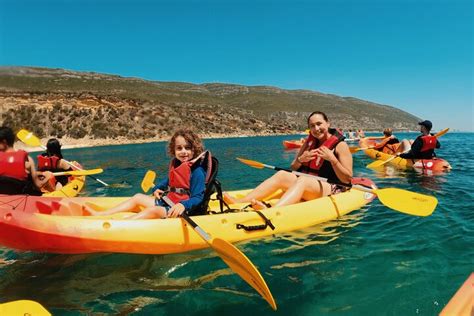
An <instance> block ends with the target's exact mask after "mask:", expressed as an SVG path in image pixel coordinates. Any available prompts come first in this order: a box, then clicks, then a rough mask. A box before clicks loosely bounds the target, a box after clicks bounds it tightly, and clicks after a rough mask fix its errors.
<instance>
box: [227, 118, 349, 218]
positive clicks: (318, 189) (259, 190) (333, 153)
mask: <svg viewBox="0 0 474 316" xmlns="http://www.w3.org/2000/svg"><path fill="white" fill-rule="evenodd" d="M308 127H309V129H310V135H309V136H308V138H307V139H306V141H305V142H304V144H303V146H302V147H301V148H300V151H299V152H298V154H297V156H296V158H295V159H294V160H293V162H292V163H291V169H293V170H298V171H301V172H305V173H308V174H313V175H318V176H320V177H324V178H327V179H328V181H329V182H333V183H337V182H342V183H347V184H349V183H351V179H352V155H351V153H350V151H349V146H348V145H347V144H346V143H345V142H344V141H342V140H343V139H344V136H343V135H342V134H340V133H339V132H338V131H337V130H335V129H331V128H330V124H329V120H328V118H327V116H326V114H324V113H323V112H319V111H317V112H313V113H311V114H310V116H309V117H308ZM278 189H281V190H283V191H285V193H284V194H283V196H282V197H281V198H280V200H279V201H278V203H277V204H276V205H275V206H283V205H289V204H293V203H297V202H299V201H300V200H306V201H308V200H313V199H316V198H319V197H322V196H326V195H330V194H335V193H338V192H342V191H345V187H344V186H341V185H337V184H331V183H328V182H323V181H319V180H316V179H314V178H311V177H297V176H296V175H295V174H293V173H290V172H287V171H278V172H277V173H275V174H274V175H273V176H272V177H270V178H269V179H267V180H265V181H264V182H262V183H261V184H260V185H259V186H257V187H256V188H255V189H254V190H253V191H252V192H250V193H249V194H248V195H246V196H245V197H243V198H240V199H236V198H233V197H232V196H230V195H229V194H227V193H224V200H225V201H226V202H227V203H230V204H233V203H249V202H250V203H252V205H253V207H254V208H257V209H261V208H264V207H265V206H264V204H263V203H262V202H260V201H259V199H263V198H265V197H267V196H269V195H270V194H271V193H273V192H275V191H277V190H278Z"/></svg>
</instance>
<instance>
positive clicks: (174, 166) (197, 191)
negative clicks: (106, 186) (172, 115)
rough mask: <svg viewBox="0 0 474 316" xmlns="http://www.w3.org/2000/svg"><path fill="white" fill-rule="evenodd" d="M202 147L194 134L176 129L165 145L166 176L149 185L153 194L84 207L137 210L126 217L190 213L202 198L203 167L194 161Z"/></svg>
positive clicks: (122, 210)
mask: <svg viewBox="0 0 474 316" xmlns="http://www.w3.org/2000/svg"><path fill="white" fill-rule="evenodd" d="M203 151H204V146H203V144H202V142H201V139H200V138H199V136H198V135H196V134H195V133H194V132H193V131H191V130H188V129H181V130H178V131H176V132H175V133H174V134H173V136H172V137H171V140H170V142H169V145H168V153H169V155H170V156H172V157H173V159H172V160H171V162H170V165H169V173H168V177H167V178H165V179H163V180H162V181H161V182H159V183H158V184H157V185H156V186H155V187H154V188H153V196H149V195H145V194H142V193H138V194H135V195H134V196H133V197H132V198H131V199H129V200H127V201H124V202H122V203H121V204H119V205H117V206H115V207H113V208H111V209H109V210H106V211H103V212H100V211H95V210H94V209H92V208H91V207H89V206H84V210H85V211H86V212H89V213H90V214H91V215H111V214H115V213H119V212H127V211H129V212H138V214H136V215H134V216H132V217H130V219H145V218H167V217H178V216H179V215H181V214H182V213H183V212H185V211H186V212H187V213H191V212H192V210H194V209H197V206H199V205H200V204H201V203H202V202H203V199H204V190H205V180H206V171H205V170H204V168H203V167H202V166H201V165H200V164H198V163H197V162H198V160H199V158H200V157H201V154H202V153H203ZM142 208H143V210H142ZM188 215H193V214H188Z"/></svg>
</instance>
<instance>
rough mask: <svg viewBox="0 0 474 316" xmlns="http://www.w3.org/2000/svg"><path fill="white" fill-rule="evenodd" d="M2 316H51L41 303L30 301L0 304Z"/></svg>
mask: <svg viewBox="0 0 474 316" xmlns="http://www.w3.org/2000/svg"><path fill="white" fill-rule="evenodd" d="M0 315H5V316H6V315H8V316H25V315H30V316H51V313H50V312H48V311H47V310H46V308H44V307H43V306H42V305H41V304H40V303H38V302H35V301H30V300H19V301H13V302H8V303H3V304H0Z"/></svg>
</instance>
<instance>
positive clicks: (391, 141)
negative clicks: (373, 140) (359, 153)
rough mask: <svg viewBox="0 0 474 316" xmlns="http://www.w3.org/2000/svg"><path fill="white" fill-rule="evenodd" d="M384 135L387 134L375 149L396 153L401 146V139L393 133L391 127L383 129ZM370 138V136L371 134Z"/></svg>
mask: <svg viewBox="0 0 474 316" xmlns="http://www.w3.org/2000/svg"><path fill="white" fill-rule="evenodd" d="M383 135H384V136H385V138H384V139H382V141H380V143H378V144H376V145H375V146H374V149H376V150H378V151H381V152H384V153H386V154H391V155H393V154H395V153H396V152H397V150H398V147H399V146H400V141H399V140H398V138H396V137H395V136H394V135H393V134H392V129H391V128H386V129H384V130H383ZM369 138H370V136H369Z"/></svg>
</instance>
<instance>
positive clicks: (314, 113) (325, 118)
mask: <svg viewBox="0 0 474 316" xmlns="http://www.w3.org/2000/svg"><path fill="white" fill-rule="evenodd" d="M316 114H319V115H321V116H322V117H323V119H324V120H325V121H326V122H329V120H328V117H327V115H326V114H325V113H324V112H321V111H314V112H313V113H311V114H310V115H309V116H308V126H309V120H310V119H311V117H312V116H313V115H316Z"/></svg>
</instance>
